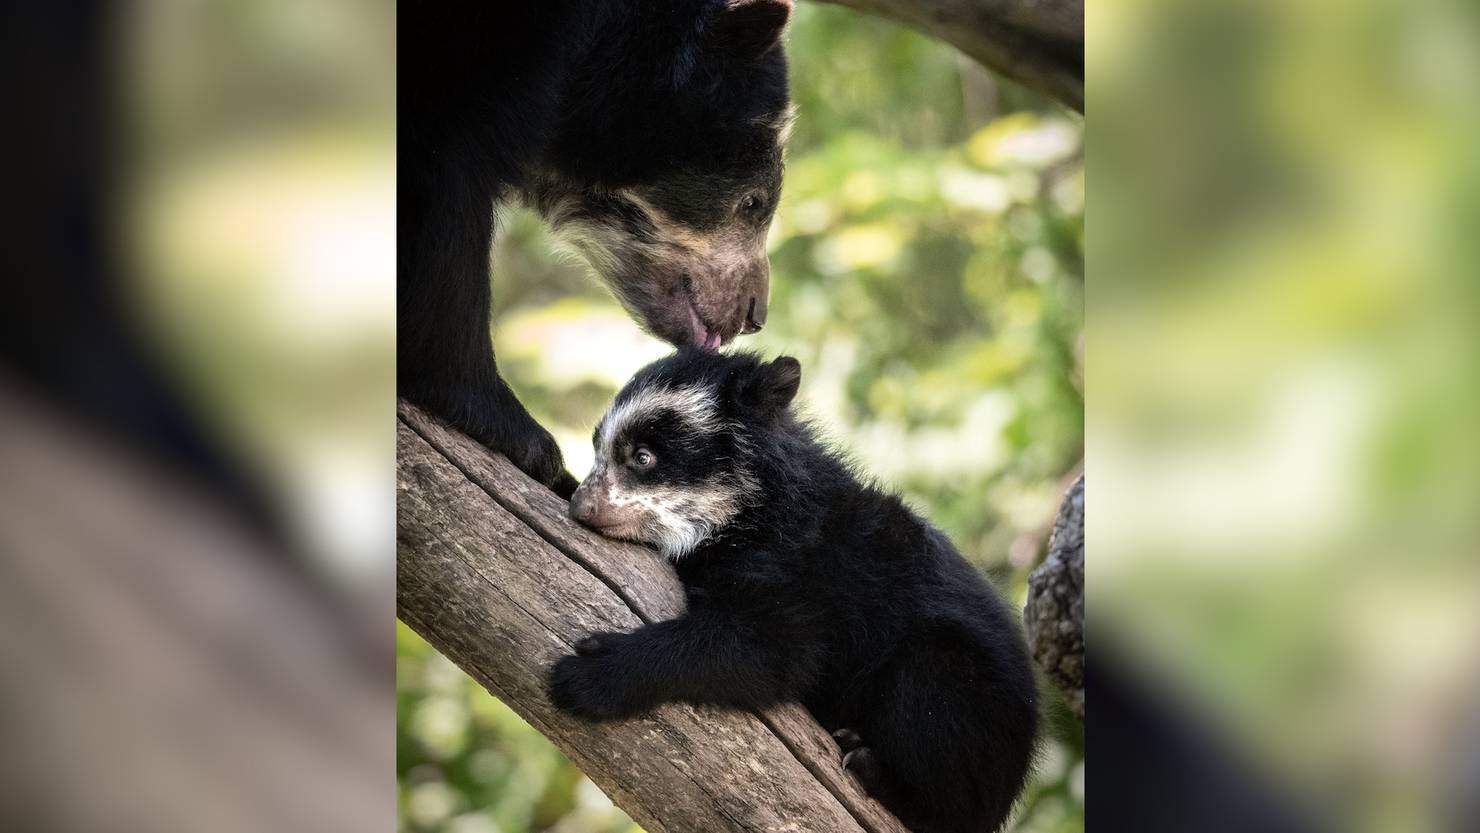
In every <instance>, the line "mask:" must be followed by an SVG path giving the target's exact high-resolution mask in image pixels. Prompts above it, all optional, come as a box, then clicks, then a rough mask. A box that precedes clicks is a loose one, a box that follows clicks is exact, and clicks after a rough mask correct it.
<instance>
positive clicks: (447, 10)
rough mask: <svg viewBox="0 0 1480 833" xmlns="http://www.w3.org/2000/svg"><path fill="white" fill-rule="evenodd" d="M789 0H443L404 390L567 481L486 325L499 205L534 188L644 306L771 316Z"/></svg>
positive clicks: (699, 318)
mask: <svg viewBox="0 0 1480 833" xmlns="http://www.w3.org/2000/svg"><path fill="white" fill-rule="evenodd" d="M791 7H792V3H791V0H728V2H726V0H538V1H536V2H532V1H531V0H523V1H522V2H514V0H509V2H498V0H473V1H472V2H457V1H455V0H453V1H449V0H439V2H431V3H415V4H410V6H409V7H407V6H404V5H403V7H402V9H401V12H400V19H399V21H398V27H399V32H400V41H399V45H398V46H399V58H398V61H399V81H398V95H399V107H400V114H399V124H400V135H399V153H398V172H399V198H398V253H397V268H398V272H399V275H398V291H397V300H398V305H399V306H398V310H397V322H398V324H397V339H398V341H397V361H398V368H397V379H398V385H399V392H400V394H401V395H402V396H405V397H407V398H408V399H410V400H412V401H414V402H416V403H418V404H420V405H422V406H423V407H425V408H427V409H429V410H430V411H432V412H434V413H436V414H438V415H439V416H441V417H442V418H444V419H446V420H448V421H449V422H450V423H451V424H453V425H455V426H457V427H458V428H460V429H462V430H463V431H465V432H466V433H468V434H469V435H471V436H473V437H475V438H476V439H478V440H480V441H481V442H483V443H485V444H486V445H488V446H489V447H490V448H493V449H494V450H496V451H500V452H503V453H504V454H505V455H507V456H508V457H509V459H510V460H511V461H513V463H514V464H515V465H516V466H518V467H519V468H520V469H522V470H523V471H524V472H526V473H527V474H529V475H530V476H532V477H534V478H535V479H536V480H539V481H540V482H541V483H544V484H546V485H548V486H550V487H552V488H554V489H555V490H556V491H557V492H560V493H561V494H563V495H565V496H569V494H570V492H571V491H572V490H573V489H574V488H575V480H574V479H573V478H572V477H571V476H570V475H569V474H568V473H566V471H565V466H564V463H563V461H562V459H561V456H560V451H559V449H558V448H557V447H556V445H555V443H554V441H553V440H552V438H551V437H550V434H549V432H547V431H545V430H544V429H543V428H541V427H540V426H539V425H538V424H537V423H536V422H535V421H534V419H533V418H532V417H531V416H530V415H529V412H528V411H526V410H525V408H524V406H523V405H522V404H520V402H519V400H518V399H517V398H516V397H515V396H514V394H513V392H512V391H510V389H509V387H508V385H507V384H505V382H504V380H503V379H502V378H501V377H500V376H499V372H498V367H497V364H496V362H495V359H494V355H493V347H492V344H491V342H490V340H489V304H490V299H491V292H490V288H489V276H488V262H489V247H490V245H491V244H492V239H493V209H494V206H495V205H496V204H497V203H499V202H500V201H504V200H514V199H517V200H521V201H523V202H525V203H526V204H528V205H530V206H532V207H533V208H534V209H535V210H537V211H538V212H539V213H540V214H541V215H542V216H543V217H544V218H545V219H546V220H547V221H548V222H549V223H550V224H551V226H552V227H553V228H554V229H555V231H556V232H557V233H560V234H564V235H565V236H566V237H567V238H568V239H569V240H570V241H571V242H572V243H573V244H574V245H575V246H576V248H577V249H578V250H579V251H581V252H582V254H583V255H584V256H585V257H586V259H587V260H589V261H590V263H591V265H592V266H593V267H594V268H595V269H596V270H597V272H598V273H599V274H600V275H601V276H602V277H603V279H604V280H605V281H606V282H607V283H608V284H609V285H610V287H611V288H612V290H613V291H614V292H615V293H616V295H617V297H618V298H619V299H620V300H621V302H622V304H623V305H624V306H625V307H626V309H627V310H628V312H629V314H631V315H632V316H633V318H635V319H636V320H637V321H638V322H639V323H641V324H642V325H643V327H644V328H646V329H647V330H649V331H650V332H652V333H653V334H654V335H656V336H658V337H660V338H663V339H664V340H666V341H669V342H671V343H673V344H675V345H679V344H690V345H697V346H701V347H708V348H709V349H715V348H717V347H718V346H719V345H720V344H722V343H724V342H726V341H729V340H730V339H731V338H733V337H735V336H736V335H738V334H740V333H742V332H754V331H755V330H758V329H759V328H760V327H761V325H762V324H764V323H765V319H766V303H767V297H768V289H769V267H768V265H767V259H766V253H765V237H766V230H767V228H768V226H769V225H770V221H771V217H772V214H773V212H774V210H775V206H776V200H777V198H778V196H779V195H780V190H781V146H782V143H783V141H784V139H785V132H786V128H787V122H788V120H789V117H790V112H789V103H788V98H787V91H786V61H785V57H784V55H783V53H782V50H781V48H780V46H779V44H780V37H781V32H782V29H783V27H784V26H785V24H786V21H787V19H788V17H789V15H790V12H791Z"/></svg>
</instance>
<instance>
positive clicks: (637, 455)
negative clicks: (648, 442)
mask: <svg viewBox="0 0 1480 833" xmlns="http://www.w3.org/2000/svg"><path fill="white" fill-rule="evenodd" d="M656 462H658V458H657V457H654V456H653V453H652V452H651V451H648V450H647V449H646V448H639V449H637V450H636V451H634V452H632V465H634V466H636V467H637V468H639V469H650V468H652V467H653V464H654V463H656Z"/></svg>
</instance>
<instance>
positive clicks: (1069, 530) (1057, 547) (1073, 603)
mask: <svg viewBox="0 0 1480 833" xmlns="http://www.w3.org/2000/svg"><path fill="white" fill-rule="evenodd" d="M1023 621H1024V623H1025V624H1026V625H1027V629H1028V644H1029V645H1030V646H1031V647H1032V649H1033V659H1034V660H1035V661H1037V663H1038V666H1039V667H1040V668H1042V669H1043V671H1044V673H1046V674H1047V675H1048V677H1049V679H1050V680H1052V681H1053V682H1054V684H1055V685H1057V686H1058V687H1059V688H1060V689H1061V690H1062V691H1063V692H1064V700H1065V702H1066V703H1067V704H1068V706H1069V709H1070V710H1071V711H1073V712H1074V713H1075V714H1076V715H1078V716H1079V718H1080V719H1081V720H1082V719H1083V718H1084V476H1083V475H1080V477H1079V479H1078V480H1075V481H1074V485H1073V486H1071V487H1069V491H1068V493H1067V494H1065V495H1064V502H1063V504H1062V505H1061V506H1060V507H1059V514H1058V517H1057V518H1056V519H1055V520H1054V524H1053V535H1052V537H1050V538H1049V541H1048V555H1047V557H1045V558H1044V560H1043V563H1042V564H1040V565H1039V566H1038V569H1036V570H1034V571H1033V575H1032V576H1030V577H1029V578H1028V603H1027V606H1026V607H1025V608H1024V610H1023Z"/></svg>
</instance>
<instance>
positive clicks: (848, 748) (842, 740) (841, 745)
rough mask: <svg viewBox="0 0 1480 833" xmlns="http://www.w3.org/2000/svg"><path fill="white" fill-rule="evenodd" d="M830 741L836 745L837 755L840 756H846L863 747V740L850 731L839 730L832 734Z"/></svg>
mask: <svg viewBox="0 0 1480 833" xmlns="http://www.w3.org/2000/svg"><path fill="white" fill-rule="evenodd" d="M832 739H833V743H836V744H837V745H838V753H839V754H841V755H847V754H848V753H849V752H852V751H853V750H855V749H857V748H858V747H860V746H862V745H863V738H861V737H859V736H858V733H857V732H855V731H853V730H852V729H839V730H837V731H836V732H833V733H832Z"/></svg>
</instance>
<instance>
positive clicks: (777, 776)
mask: <svg viewBox="0 0 1480 833" xmlns="http://www.w3.org/2000/svg"><path fill="white" fill-rule="evenodd" d="M396 494H397V513H396V515H397V520H396V544H397V547H396V550H397V554H396V578H397V589H396V608H397V613H398V614H399V615H400V617H401V619H402V620H404V621H405V622H406V623H407V624H408V625H410V626H411V627H412V628H413V629H414V630H415V631H416V632H417V633H419V634H421V636H422V637H423V638H425V639H426V640H427V641H428V642H429V643H431V644H432V645H433V646H434V647H435V648H436V649H437V650H438V651H440V652H441V653H442V654H443V655H444V656H446V657H447V658H448V659H451V660H452V661H453V662H454V663H456V664H457V665H458V666H459V667H460V668H462V669H463V670H464V671H465V672H467V673H468V674H469V675H470V676H471V677H473V679H475V680H477V681H478V682H479V683H481V684H482V685H483V686H484V687H485V688H487V689H488V691H489V692H491V693H492V694H493V695H494V696H496V697H498V698H499V699H500V700H502V701H504V703H506V704H508V705H509V706H510V707H511V708H513V709H514V711H516V712H518V713H519V715H520V716H522V717H523V718H524V719H525V720H527V721H529V723H530V724H532V725H533V726H534V727H535V728H537V729H539V730H540V732H542V733H543V734H544V735H545V736H546V737H548V738H549V739H550V740H551V741H552V742H554V744H555V745H556V746H558V747H560V749H561V750H562V751H563V752H565V754H566V755H567V756H569V757H570V759H571V760H573V761H575V763H576V764H577V765H578V766H580V768H581V769H582V770H583V771H584V772H585V773H586V774H587V775H588V776H589V777H590V778H591V780H592V781H594V782H596V784H597V785H598V786H599V787H601V789H602V790H603V791H605V792H606V794H607V795H608V796H610V797H611V799H612V800H613V801H614V802H616V804H617V805H618V806H619V807H621V808H622V809H623V810H625V811H626V812H627V813H628V815H630V816H631V817H632V818H633V819H634V820H635V821H637V822H638V823H639V824H641V825H642V826H643V827H644V828H645V829H646V830H647V831H648V833H698V831H703V833H760V831H777V833H780V831H796V832H797V833H800V832H801V831H809V832H810V833H864V831H867V833H906V831H905V829H904V827H902V826H901V825H900V824H899V822H898V821H896V820H895V819H894V817H893V816H891V815H890V814H889V813H888V812H887V811H886V810H884V809H883V808H882V807H881V806H879V805H878V804H877V803H875V802H874V801H872V800H871V799H869V798H868V797H867V796H866V795H865V794H864V793H863V791H862V789H861V788H860V787H859V786H858V784H857V783H856V782H855V781H854V780H853V779H852V777H851V776H849V775H848V774H847V773H845V772H844V771H843V769H842V767H841V764H840V762H839V756H838V753H837V748H836V746H834V744H833V743H832V740H831V739H830V738H829V737H828V736H827V734H826V733H825V732H824V731H823V730H822V728H821V727H820V726H818V725H817V723H816V721H814V720H813V719H812V717H811V715H809V714H808V713H807V711H806V710H805V709H803V708H802V707H801V706H799V705H788V706H784V707H781V708H774V709H767V710H764V711H761V712H759V713H755V714H751V713H747V712H738V711H733V710H726V709H720V708H707V707H696V706H689V705H684V704H670V705H665V706H662V707H660V708H658V709H657V710H656V711H654V712H653V713H652V714H650V715H648V716H646V717H643V718H640V719H635V720H627V721H620V722H612V723H599V724H598V723H587V722H583V721H581V720H578V719H575V718H572V717H570V716H568V715H565V714H564V713H562V712H560V711H558V710H557V709H555V707H554V706H552V705H551V704H550V701H549V700H548V698H547V697H546V693H545V686H544V680H545V674H546V671H547V669H548V668H549V667H550V665H551V663H553V662H554V661H555V660H556V659H558V658H559V657H560V656H562V655H564V654H568V653H571V651H572V648H571V646H572V645H574V644H575V643H576V642H578V641H579V640H580V639H581V638H583V637H585V636H586V635H588V634H590V633H591V632H593V631H601V630H613V629H619V630H630V629H633V628H635V627H637V626H639V625H641V624H643V623H645V622H653V621H658V620H662V619H667V618H671V617H673V616H675V615H677V614H678V613H679V612H680V611H681V610H682V608H683V597H682V592H681V589H680V587H679V584H678V579H677V577H676V576H675V575H674V573H673V571H672V570H671V569H670V568H669V567H668V565H667V564H666V563H665V562H664V561H663V560H662V559H661V558H660V557H659V556H658V555H657V554H655V553H654V552H653V551H651V550H649V549H646V548H643V547H637V546H632V545H627V544H621V543H618V542H613V541H609V540H606V539H603V538H600V537H598V536H596V535H594V534H592V533H590V532H588V531H586V530H584V529H582V528H581V527H579V526H576V525H575V524H574V523H572V522H570V521H568V520H567V519H566V504H565V502H564V501H562V500H560V499H559V498H557V497H556V496H555V495H553V494H552V493H550V492H548V491H546V490H545V489H543V488H541V487H540V486H538V485H536V484H535V483H534V482H533V481H531V480H529V479H528V478H526V477H525V476H524V475H523V474H522V473H520V472H519V471H518V470H516V469H515V468H514V467H513V466H512V465H510V464H509V463H508V461H506V460H505V459H504V458H503V457H501V456H498V455H494V454H492V453H491V452H489V451H487V450H486V449H484V448H483V447H482V446H480V445H478V444H477V443H475V442H473V441H472V440H470V439H468V438H467V437H465V436H463V435H462V434H459V433H457V432H455V431H452V430H450V429H448V428H446V427H444V426H442V425H440V424H439V423H437V422H435V421H433V420H432V419H431V418H429V417H428V416H427V415H425V414H424V413H422V412H421V411H419V410H418V409H417V408H415V407H414V406H411V405H409V404H406V403H402V404H401V405H400V408H399V420H398V423H397V426H396Z"/></svg>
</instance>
